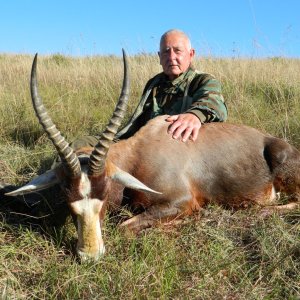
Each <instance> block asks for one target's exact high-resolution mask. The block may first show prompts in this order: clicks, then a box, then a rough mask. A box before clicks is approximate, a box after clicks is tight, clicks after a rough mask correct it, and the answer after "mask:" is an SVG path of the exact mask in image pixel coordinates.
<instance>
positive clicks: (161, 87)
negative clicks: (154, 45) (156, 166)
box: [117, 29, 227, 142]
mask: <svg viewBox="0 0 300 300" xmlns="http://www.w3.org/2000/svg"><path fill="white" fill-rule="evenodd" d="M158 55H159V59H160V64H161V66H162V69H163V72H162V73H160V74H158V75H156V76H155V77H153V78H152V79H150V80H149V81H148V83H147V84H146V86H145V89H144V92H143V95H142V98H141V100H140V103H139V105H138V107H137V109H136V111H135V113H134V114H133V116H132V118H131V120H130V121H129V123H128V124H127V126H125V127H124V128H123V129H122V130H121V131H120V132H119V133H118V134H117V138H128V137H130V136H132V135H133V134H134V133H135V132H136V131H137V130H138V129H139V128H140V127H141V126H143V125H145V124H146V123H147V121H149V120H150V119H152V118H154V117H155V116H157V115H162V114H167V115H170V116H169V117H168V118H167V119H166V121H167V122H170V126H169V129H168V133H169V134H171V135H172V137H173V138H174V139H181V140H182V141H183V142H185V141H187V139H189V138H190V139H192V140H193V141H195V140H196V139H197V136H198V132H199V129H200V127H201V123H206V122H222V121H225V120H226V119H227V109H226V106H225V104H224V99H223V96H222V94H221V85H220V83H219V82H218V81H217V80H216V79H215V78H214V77H213V76H212V75H209V74H205V73H200V72H198V71H196V70H194V69H193V67H192V60H193V58H194V56H195V50H194V49H193V48H192V47H191V42H190V40H189V38H188V37H187V35H186V34H185V33H184V32H182V31H180V30H176V29H172V30H169V31H167V32H166V33H164V34H163V35H162V37H161V40H160V51H159V52H158Z"/></svg>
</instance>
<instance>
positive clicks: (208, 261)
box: [0, 54, 300, 300]
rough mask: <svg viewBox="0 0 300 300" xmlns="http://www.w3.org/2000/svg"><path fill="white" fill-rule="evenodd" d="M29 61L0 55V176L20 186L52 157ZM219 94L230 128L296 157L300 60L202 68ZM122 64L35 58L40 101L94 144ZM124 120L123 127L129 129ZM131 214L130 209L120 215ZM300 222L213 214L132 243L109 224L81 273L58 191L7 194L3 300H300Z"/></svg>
mask: <svg viewBox="0 0 300 300" xmlns="http://www.w3.org/2000/svg"><path fill="white" fill-rule="evenodd" d="M32 59H33V57H31V56H27V55H6V54H1V55H0V83H1V84H0V115H1V118H0V153H1V161H0V176H1V180H2V181H3V182H7V183H10V184H14V185H20V184H23V183H25V182H27V181H28V180H29V179H31V178H32V177H34V176H35V175H37V174H40V173H42V172H44V171H45V170H47V169H48V168H49V167H50V166H51V163H52V161H53V159H54V157H55V155H56V153H55V150H54V149H53V146H52V144H51V143H50V141H49V140H48V139H47V137H46V135H45V133H44V132H43V130H42V129H41V127H40V125H39V124H38V121H37V119H36V117H35V115H34V111H33V108H32V106H31V99H30V92H29V76H30V69H31V63H32ZM129 64H130V78H131V93H130V103H129V109H128V113H127V117H126V118H128V117H129V116H130V115H131V114H132V112H133V110H134V108H135V106H136V104H137V101H138V99H139V97H140V95H141V92H142V89H143V87H144V85H145V83H146V81H147V79H149V78H150V77H152V76H153V75H155V74H156V73H157V72H160V70H161V68H160V65H159V63H158V59H157V58H156V57H154V56H151V55H137V56H134V57H130V58H129ZM195 66H196V67H197V69H199V70H203V71H205V72H208V73H212V74H214V75H215V76H216V77H217V78H218V79H220V81H221V82H222V86H223V94H224V97H225V99H226V104H227V106H228V110H229V120H228V121H229V122H234V123H243V124H247V125H250V126H253V127H256V128H258V129H260V130H262V131H265V132H269V133H271V134H273V135H276V136H278V137H280V138H283V139H285V140H287V141H289V142H290V143H291V144H293V145H294V146H296V147H297V148H298V149H300V135H299V129H300V85H299V82H300V72H299V70H300V60H299V59H285V58H280V57H278V58H270V59H243V58H235V59H218V58H203V59H202V58H201V59H200V58H197V59H196V61H195ZM122 72H123V66H122V62H121V59H120V58H118V57H115V56H106V57H104V56H99V57H97V56H92V57H82V58H73V57H66V56H62V55H60V54H55V55H52V56H42V57H39V61H38V80H39V89H40V94H41V95H42V97H43V100H44V102H45V105H46V106H47V108H48V112H49V114H50V115H51V116H52V118H53V120H54V122H55V123H56V125H57V127H58V128H59V129H60V131H61V132H62V133H63V135H64V136H65V137H66V138H67V140H68V141H72V140H74V139H75V138H76V137H78V136H82V135H85V134H98V133H99V132H101V130H102V129H103V127H104V126H105V124H106V122H107V121H108V120H109V118H110V116H111V113H112V110H113V108H114V106H115V103H116V100H117V99H118V96H119V92H120V88H121V83H122V74H123V73H122ZM124 122H126V120H124ZM126 213H128V212H126V211H123V212H122V214H126ZM299 217H300V212H299V210H297V211H293V212H290V213H288V214H286V215H284V216H278V215H272V216H270V217H268V218H266V219H262V218H258V217H257V210H255V209H254V208H253V209H250V210H243V211H231V210H226V209H224V208H222V207H218V206H209V207H207V208H206V209H205V210H204V211H202V212H201V213H198V214H196V215H195V216H193V217H191V218H188V219H186V220H185V222H184V223H183V224H181V225H177V226H174V227H168V226H162V227H157V228H153V229H149V230H146V231H145V232H143V233H142V234H141V235H140V236H139V237H128V236H124V235H123V234H122V232H121V231H119V230H118V228H117V226H116V220H115V218H114V217H112V216H111V217H110V218H108V217H107V218H106V221H105V228H104V233H103V234H104V240H105V243H106V250H107V253H106V255H105V256H104V257H103V258H102V259H100V261H99V262H97V263H93V264H80V263H79V262H78V261H77V259H76V257H75V256H74V248H75V243H76V230H75V227H74V225H73V222H72V219H71V217H70V215H69V213H68V209H67V207H66V204H65V202H64V199H63V197H62V195H61V194H60V191H59V189H58V188H52V189H50V190H49V191H46V192H44V193H40V194H35V195H32V196H26V197H24V198H23V197H19V198H16V199H14V198H7V197H4V196H3V192H2V194H1V195H0V245H1V246H0V298H1V299H232V300H235V299H300V239H299V236H300V218H299Z"/></svg>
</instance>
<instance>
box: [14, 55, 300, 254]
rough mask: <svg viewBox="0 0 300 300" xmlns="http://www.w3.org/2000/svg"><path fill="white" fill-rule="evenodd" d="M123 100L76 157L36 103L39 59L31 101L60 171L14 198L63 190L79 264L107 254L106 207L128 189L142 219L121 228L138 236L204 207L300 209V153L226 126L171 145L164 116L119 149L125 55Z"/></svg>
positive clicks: (252, 131) (33, 73)
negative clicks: (284, 198)
mask: <svg viewBox="0 0 300 300" xmlns="http://www.w3.org/2000/svg"><path fill="white" fill-rule="evenodd" d="M123 60H124V79H123V87H122V92H121V95H120V98H119V101H118V103H117V106H116V108H115V111H114V113H113V116H112V118H111V120H110V122H109V124H108V125H107V127H106V129H105V130H104V132H103V133H102V135H101V137H100V139H99V142H98V144H97V145H96V146H95V147H94V148H93V149H92V148H85V149H79V150H78V151H77V152H76V153H75V152H74V150H73V149H72V148H71V147H70V146H69V145H68V143H67V142H66V141H65V139H64V138H63V137H62V135H61V134H60V132H59V131H58V130H57V128H56V126H55V125H54V124H53V122H52V120H51V119H50V117H49V115H48V113H47V111H46V109H45V107H44V105H43V103H42V100H41V98H40V97H39V95H38V89H37V78H36V64H37V56H35V58H34V61H33V65H32V71H31V96H32V102H33V107H34V109H35V112H36V115H37V117H38V119H39V121H40V123H41V125H42V126H43V127H44V130H45V131H46V132H47V134H48V137H49V138H50V139H51V141H52V142H53V144H54V146H55V147H56V149H57V151H58V153H59V155H60V157H61V160H62V163H61V164H60V165H59V166H58V167H56V168H55V169H54V170H50V171H47V172H46V173H44V174H42V175H40V176H38V177H37V178H35V179H33V180H32V181H31V182H29V183H28V184H27V185H25V186H23V187H21V188H19V189H17V190H16V191H14V192H11V193H9V194H10V195H20V194H26V193H30V192H34V191H39V190H42V189H45V188H48V187H50V186H52V185H54V184H56V183H60V184H61V186H62V188H63V189H64V190H65V191H66V195H67V202H68V205H69V207H70V209H71V211H72V213H73V214H75V215H76V216H77V223H78V226H77V232H78V243H77V252H78V254H79V256H80V257H81V258H82V259H87V258H92V259H97V258H98V257H99V256H100V255H101V254H103V253H104V249H105V248H104V243H103V239H102V236H101V225H102V221H103V218H104V215H105V212H106V209H107V207H114V206H120V205H121V202H122V198H123V192H124V189H125V188H127V190H128V191H129V192H130V193H129V194H130V198H129V200H128V201H129V204H130V205H131V206H132V207H134V208H136V207H139V208H142V212H140V213H139V214H137V215H135V216H133V217H132V218H130V219H128V220H126V221H125V222H123V223H122V224H121V226H122V227H125V228H127V229H129V230H131V231H134V232H138V231H140V230H142V229H144V228H146V227H150V226H152V225H154V224H155V223H156V222H165V221H172V220H174V219H175V218H181V217H183V216H186V215H190V214H192V213H193V212H194V211H198V210H199V209H201V207H203V206H204V205H205V204H207V203H219V204H222V205H225V206H227V207H234V208H239V207H241V208H243V207H248V206H250V205H252V204H256V205H259V206H269V205H271V204H273V202H274V200H275V199H276V193H277V192H285V193H286V194H288V195H290V196H291V200H292V201H291V203H289V204H286V205H280V206H279V205H278V206H275V205H274V206H273V208H274V209H290V208H294V207H296V206H297V205H299V195H300V172H299V171H300V153H299V151H298V150H297V149H295V148H294V147H293V146H291V145H289V144H288V143H286V142H285V141H283V140H281V139H278V138H275V137H273V136H270V135H268V134H264V133H262V132H260V131H258V130H256V129H254V128H250V127H247V126H243V125H233V124H229V123H209V124H204V125H203V126H202V127H201V129H200V133H199V137H198V139H197V141H196V142H192V141H187V142H186V143H183V142H181V141H178V140H175V139H172V137H171V136H170V135H168V134H167V126H168V123H167V122H166V121H165V118H166V116H160V117H157V118H154V119H153V120H151V121H150V122H148V123H147V125H145V126H144V127H142V128H141V129H140V130H139V131H138V132H137V133H136V134H135V135H134V136H133V137H131V138H129V139H127V140H121V141H119V142H116V143H114V142H113V139H114V136H115V134H116V132H117V130H118V127H119V125H120V123H121V120H122V118H123V117H124V115H125V110H126V105H127V101H128V94H129V79H128V74H127V59H126V55H125V53H123Z"/></svg>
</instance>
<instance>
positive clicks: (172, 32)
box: [159, 29, 192, 49]
mask: <svg viewBox="0 0 300 300" xmlns="http://www.w3.org/2000/svg"><path fill="white" fill-rule="evenodd" d="M168 35H176V36H178V37H179V36H180V37H181V38H182V39H183V40H185V41H186V44H187V47H188V48H189V49H192V44H191V41H190V39H189V37H188V36H187V34H186V33H184V32H183V31H181V30H179V29H170V30H168V31H166V32H165V33H164V34H163V35H162V36H161V38H160V44H159V46H160V48H161V45H162V44H163V43H164V41H165V39H166V38H167V36H168Z"/></svg>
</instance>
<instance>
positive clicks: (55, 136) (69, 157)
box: [30, 54, 81, 177]
mask: <svg viewBox="0 0 300 300" xmlns="http://www.w3.org/2000/svg"><path fill="white" fill-rule="evenodd" d="M36 65H37V54H36V55H35V57H34V60H33V63H32V69H31V81H30V90H31V98H32V104H33V107H34V110H35V114H36V116H37V117H38V119H39V122H40V124H41V125H42V126H43V128H44V130H45V131H46V133H47V135H48V137H49V139H50V140H51V141H52V143H53V145H54V146H55V148H56V150H57V151H58V154H59V156H60V157H61V159H62V162H63V165H64V167H65V168H67V170H68V171H69V172H70V175H71V176H74V177H75V176H79V175H80V173H81V168H80V162H79V159H78V157H77V156H76V154H75V153H74V151H73V149H72V148H71V147H70V146H69V144H68V143H67V142H66V140H65V138H64V137H63V136H62V135H61V133H60V131H59V130H58V129H57V128H56V126H55V124H54V123H53V122H52V120H51V118H50V116H49V115H48V113H47V110H46V108H45V106H44V104H43V102H42V99H41V97H40V96H39V94H38V88H37V76H36Z"/></svg>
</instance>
